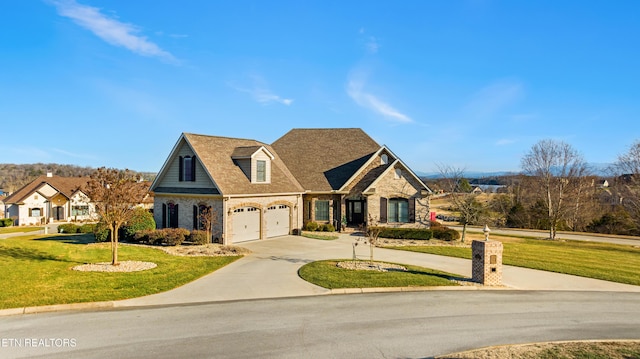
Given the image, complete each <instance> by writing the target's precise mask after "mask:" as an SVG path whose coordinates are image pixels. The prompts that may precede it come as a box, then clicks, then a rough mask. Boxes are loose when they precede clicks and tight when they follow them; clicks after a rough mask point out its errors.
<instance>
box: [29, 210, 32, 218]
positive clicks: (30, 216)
mask: <svg viewBox="0 0 640 359" xmlns="http://www.w3.org/2000/svg"><path fill="white" fill-rule="evenodd" d="M29 217H32V215H31V208H29Z"/></svg>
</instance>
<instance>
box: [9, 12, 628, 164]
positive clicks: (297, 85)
mask: <svg viewBox="0 0 640 359" xmlns="http://www.w3.org/2000/svg"><path fill="white" fill-rule="evenodd" d="M639 13H640V2H638V1H615V2H610V1H562V0H561V1H518V0H509V1H488V0H487V1H482V0H474V1H444V0H443V1H422V0H420V1H334V0H321V1H258V0H254V1H244V0H238V1H188V0H185V1H180V2H175V1H157V0H135V1H121V0H111V1H107V0H102V1H98V0H78V1H66V0H21V1H7V2H5V3H3V5H2V11H0V27H1V28H2V31H0V69H1V70H0V123H2V134H3V136H2V139H1V140H0V152H1V153H2V157H1V158H2V159H1V160H0V162H3V163H35V162H44V163H49V162H54V163H63V164H76V165H81V166H92V167H100V166H107V167H116V168H129V169H133V170H138V171H152V172H156V171H159V169H160V167H161V166H162V164H163V162H164V160H165V158H166V156H167V155H168V154H169V152H170V150H171V148H172V147H173V145H174V144H175V142H176V140H177V139H178V137H179V135H180V133H182V132H192V133H201V134H210V135H219V136H229V137H241V138H253V139H256V140H259V141H263V142H266V143H271V142H273V141H275V140H276V139H277V138H279V137H280V136H281V135H283V134H284V133H286V132H287V131H288V130H289V129H291V128H307V127H308V128H325V127H360V128H362V129H364V130H365V131H366V132H367V133H368V134H369V135H370V136H371V137H373V138H374V139H375V140H376V141H377V142H378V143H380V144H386V145H387V146H388V147H389V148H390V149H391V150H392V151H394V152H395V153H396V154H397V155H399V156H400V157H401V158H402V159H403V160H404V161H405V162H406V163H407V164H408V165H409V166H410V167H412V168H413V169H414V170H415V171H418V172H435V171H437V166H438V165H439V164H444V165H448V166H454V167H457V168H466V169H467V170H469V171H486V172H489V171H508V170H515V171H517V170H519V167H520V159H521V158H522V157H523V155H524V154H525V153H526V152H527V151H528V150H529V149H530V148H531V146H532V145H533V144H534V143H536V142H537V141H539V140H542V139H548V138H552V139H557V140H562V141H565V142H567V143H569V144H571V145H572V146H573V147H574V148H575V149H577V150H578V151H580V152H582V154H583V155H584V157H585V159H586V160H587V161H588V162H593V163H607V162H613V161H614V160H615V159H616V157H617V155H618V154H620V153H622V152H625V151H626V149H627V148H628V147H629V146H630V145H631V144H632V143H633V142H634V141H635V140H637V139H640V124H639V122H638V121H639V119H640V46H638V41H639V40H638V39H640V21H637V16H638V14H639Z"/></svg>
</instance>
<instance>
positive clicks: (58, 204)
mask: <svg viewBox="0 0 640 359" xmlns="http://www.w3.org/2000/svg"><path fill="white" fill-rule="evenodd" d="M88 180H89V179H88V178H87V177H61V176H54V175H53V174H51V173H47V174H46V175H43V176H40V177H38V178H36V179H35V180H33V181H31V182H30V183H28V184H26V185H25V186H23V187H22V188H20V189H18V190H17V191H15V192H14V193H12V194H11V195H9V196H7V198H5V199H4V216H5V217H6V218H13V220H14V225H20V226H22V225H39V224H44V223H48V222H51V221H70V220H77V221H83V220H91V219H95V207H94V205H93V204H92V203H91V201H90V199H89V197H87V195H85V194H84V193H83V192H82V190H81V188H82V186H84V185H86V183H87V181H88Z"/></svg>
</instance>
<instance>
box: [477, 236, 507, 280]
mask: <svg viewBox="0 0 640 359" xmlns="http://www.w3.org/2000/svg"><path fill="white" fill-rule="evenodd" d="M471 255H472V265H473V269H472V279H473V281H474V282H476V283H480V284H483V285H487V286H499V285H502V242H498V241H473V242H472V243H471Z"/></svg>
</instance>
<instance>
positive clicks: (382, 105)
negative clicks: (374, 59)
mask: <svg viewBox="0 0 640 359" xmlns="http://www.w3.org/2000/svg"><path fill="white" fill-rule="evenodd" d="M365 84H366V81H365V79H364V76H363V75H359V74H352V75H351V76H350V77H349V79H348V82H347V94H348V95H349V97H351V98H352V99H353V100H354V101H355V102H356V103H357V104H358V105H360V106H362V107H364V108H367V109H369V110H372V111H374V112H376V113H378V114H380V115H382V116H384V117H385V118H387V119H389V120H391V121H393V122H399V123H411V122H413V120H412V119H411V118H410V117H409V116H407V115H405V114H403V113H402V112H400V111H398V110H396V109H395V108H393V106H391V105H389V104H388V103H386V102H384V101H383V100H381V99H379V98H378V97H376V96H375V95H373V94H371V93H368V92H367V91H366V90H365V88H364V87H365Z"/></svg>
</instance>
